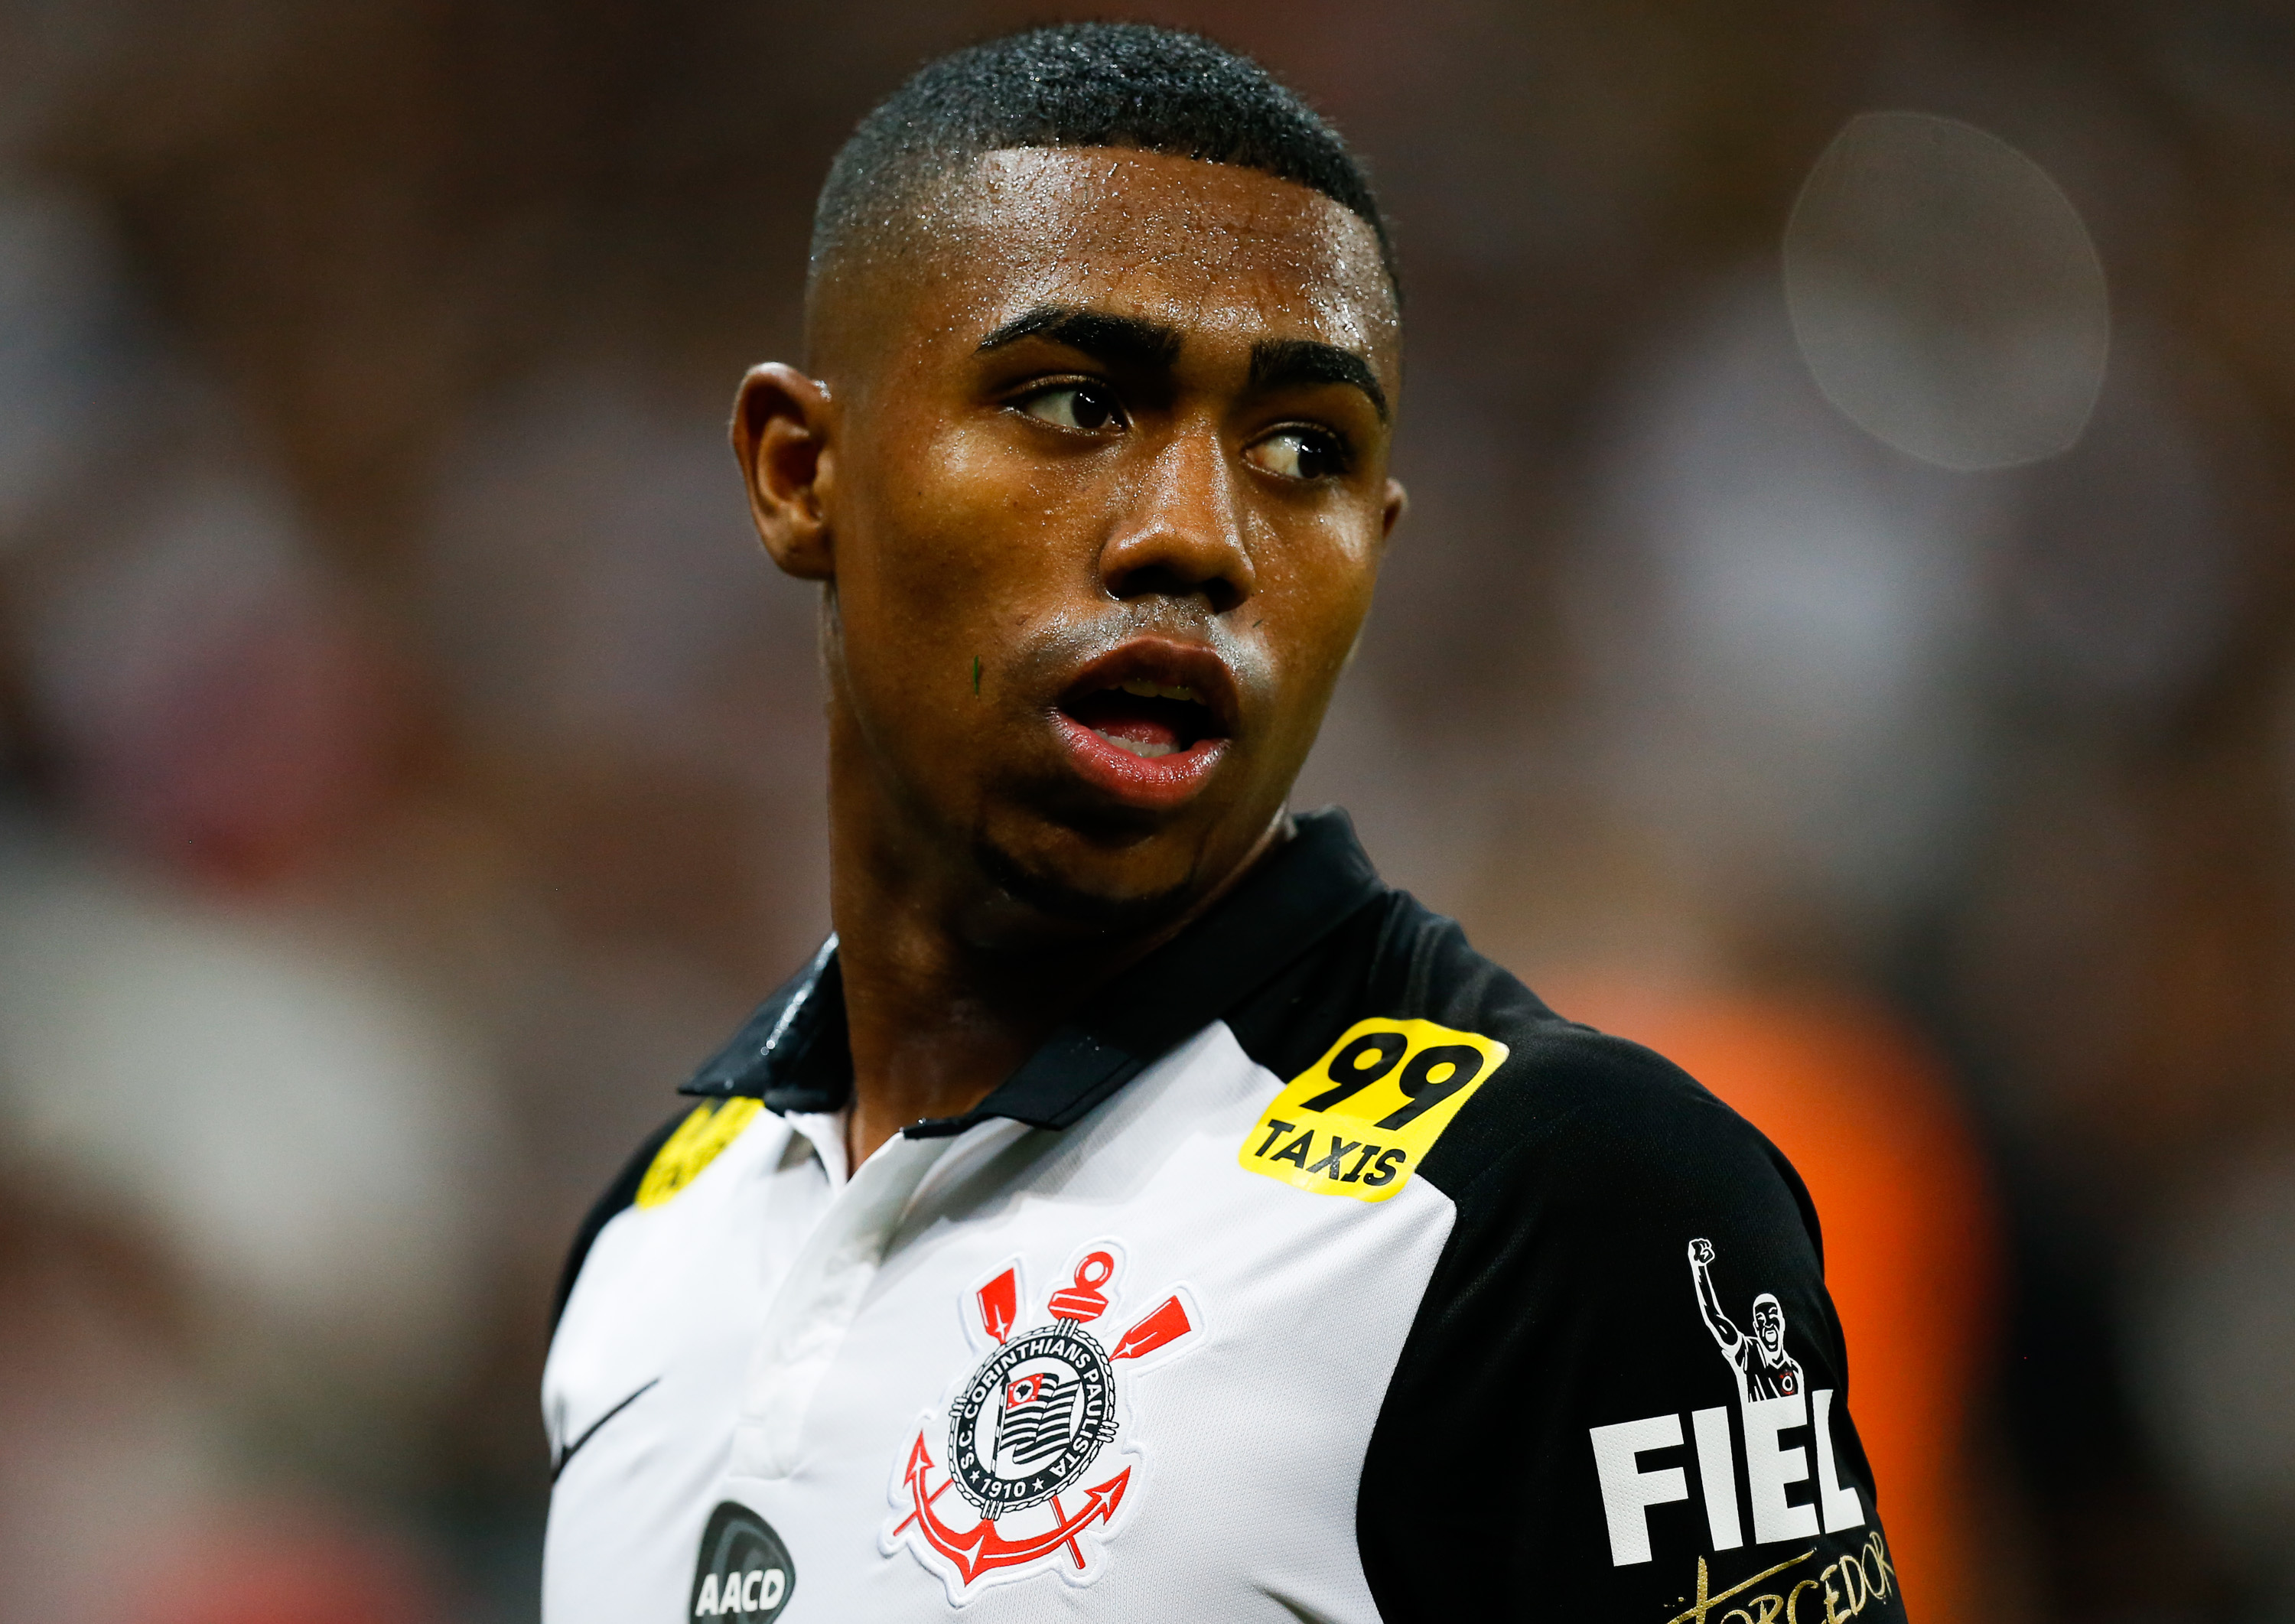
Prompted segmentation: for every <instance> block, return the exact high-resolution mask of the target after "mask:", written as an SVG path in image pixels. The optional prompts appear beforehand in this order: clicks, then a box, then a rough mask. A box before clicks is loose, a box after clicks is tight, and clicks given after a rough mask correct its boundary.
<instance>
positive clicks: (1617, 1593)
mask: <svg viewBox="0 0 2295 1624" xmlns="http://www.w3.org/2000/svg"><path fill="white" fill-rule="evenodd" d="M1499 975H1501V976H1502V975H1503V972H1499ZM1507 979H1510V978H1507ZM1435 1001H1436V1002H1438V1003H1442V1002H1446V1001H1448V1000H1441V999H1439V998H1438V999H1437V1000H1435ZM1469 1001H1470V1002H1482V1000H1480V999H1476V1000H1469ZM1430 1013H1434V1012H1431V1011H1430ZM1491 1013H1493V1012H1492V1011H1491V1010H1490V1009H1489V1007H1488V1005H1487V1003H1484V1005H1483V1009H1482V1011H1481V1012H1477V1011H1476V1010H1474V1009H1471V1008H1455V1007H1454V1008H1448V1009H1446V1010H1443V1011H1442V1012H1439V1013H1434V1018H1437V1019H1443V1018H1448V1019H1450V1022H1451V1024H1457V1025H1460V1026H1465V1027H1470V1028H1472V1027H1475V1026H1476V1023H1477V1020H1481V1021H1482V1023H1483V1024H1481V1025H1480V1026H1479V1030H1482V1031H1484V1032H1491V1034H1492V1035H1494V1036H1499V1037H1502V1038H1504V1039H1505V1040H1506V1041H1507V1042H1508V1044H1509V1045H1510V1047H1511V1049H1512V1053H1511V1055H1510V1056H1509V1057H1508V1059H1507V1063H1506V1065H1503V1066H1502V1067H1501V1068H1500V1069H1499V1072H1498V1073H1496V1074H1494V1075H1493V1077H1492V1078H1491V1081H1490V1082H1489V1084H1487V1085H1486V1086H1485V1087H1484V1088H1483V1089H1482V1090H1481V1091H1480V1092H1479V1093H1478V1094H1477V1095H1476V1096H1475V1097H1474V1098H1473V1099H1472V1100H1471V1101H1470V1102H1469V1103H1468V1105H1467V1106H1466V1108H1465V1109H1464V1110H1462V1111H1461V1112H1460V1114H1459V1115H1458V1118H1457V1119H1456V1121H1454V1122H1452V1123H1451V1125H1450V1128H1449V1129H1448V1130H1446V1131H1445V1132H1444V1133H1443V1136H1442V1139H1441V1140H1440V1141H1439V1142H1438V1143H1437V1144H1436V1145H1435V1146H1434V1147H1433V1149H1431V1150H1430V1151H1429V1152H1428V1154H1427V1156H1426V1160H1425V1163H1424V1164H1423V1166H1422V1169H1421V1175H1420V1176H1421V1177H1423V1178H1425V1179H1427V1180H1428V1181H1429V1182H1431V1183H1433V1185H1435V1186H1436V1187H1438V1188H1440V1189H1442V1191H1443V1192H1444V1193H1445V1194H1447V1195H1449V1196H1450V1197H1451V1198H1452V1200H1453V1201H1455V1202H1456V1203H1457V1206H1458V1217H1457V1220H1456V1225H1455V1227H1454V1228H1453V1229H1452V1232H1451V1234H1450V1239H1449V1241H1448V1243H1447V1245H1446V1247H1445V1250H1444V1252H1443V1254H1442V1260H1441V1261H1440V1263H1439V1264H1438V1265H1437V1267H1436V1269H1435V1272H1434V1275H1433V1278H1432V1279H1431V1281H1430V1282H1429V1285H1428V1287H1427V1291H1426V1294H1425V1299H1424V1300H1423V1302H1422V1303H1421V1306H1420V1310H1419V1313H1418V1317H1417V1321H1416V1322H1415V1324H1414V1326H1413V1327H1412V1330H1411V1333H1410V1334H1409V1338H1408V1340H1407V1341H1406V1342H1405V1345H1404V1348H1403V1351H1402V1354H1401V1360H1400V1362H1399V1364H1398V1366H1397V1367H1396V1370H1395V1373H1394V1377H1393V1383H1392V1384H1391V1386H1390V1387H1389V1389H1388V1391H1387V1395H1386V1398H1385V1401H1384V1405H1383V1407H1382V1408H1381V1410H1380V1413H1379V1416H1378V1420H1377V1423H1376V1427H1375V1429H1374V1431H1373V1433H1372V1436H1371V1441H1370V1446H1369V1450H1368V1456H1367V1457H1366V1459H1365V1462H1364V1466H1363V1476H1362V1483H1361V1489H1360V1498H1359V1500H1358V1503H1357V1504H1358V1522H1359V1530H1358V1532H1359V1537H1360V1548H1361V1551H1362V1557H1363V1563H1364V1567H1365V1570H1366V1572H1367V1573H1368V1577H1369V1579H1370V1584H1371V1589H1372V1593H1373V1595H1375V1596H1376V1600H1377V1603H1378V1606H1379V1610H1380V1612H1381V1614H1382V1616H1383V1617H1384V1619H1386V1620H1388V1621H1389V1624H1405V1621H1408V1620H1458V1619H1462V1618H1474V1619H1488V1620H1529V1619H1533V1618H1536V1619H1546V1618H1569V1619H1588V1620H1605V1624H1606V1621H1608V1620H1632V1621H1637V1624H1687V1621H1690V1620H1698V1621H1701V1624H1702V1621H1703V1620H1711V1624H1721V1621H1722V1620H1724V1618H1725V1617H1730V1618H1742V1617H1751V1618H1753V1619H1758V1620H1778V1621H1779V1624H1783V1621H1784V1620H1801V1621H1804V1624H1814V1621H1816V1620H1844V1619H1850V1618H1857V1619H1860V1620H1871V1621H1900V1620H1902V1619H1903V1617H1904V1611H1903V1604H1902V1602H1901V1601H1900V1599H1899V1595H1898V1594H1897V1585H1896V1579H1895V1574H1894V1571H1893V1563H1892V1558H1891V1554H1890V1551H1889V1547H1888V1543H1887V1540H1886V1538H1885V1537H1884V1536H1883V1533H1882V1531H1881V1525H1880V1521H1879V1517H1878V1515H1877V1514H1876V1508H1875V1506H1874V1492H1873V1481H1872V1475H1871V1473H1870V1471H1869V1470H1868V1468H1867V1466H1866V1461H1865V1456H1864V1451H1863V1449H1861V1447H1860V1446H1859V1445H1858V1441H1857V1434H1856V1430H1855V1428H1854V1427H1853V1426H1851V1425H1850V1419H1849V1410H1848V1387H1849V1383H1848V1374H1847V1368H1846V1364H1845V1359H1844V1356H1843V1351H1842V1338H1841V1327H1840V1325H1839V1322H1838V1321H1837V1320H1836V1318H1835V1317H1834V1310H1833V1304H1832V1302H1831V1300H1830V1299H1829V1298H1828V1297H1827V1295H1826V1293H1825V1280H1824V1270H1823V1265H1822V1261H1821V1258H1820V1254H1819V1250H1818V1240H1817V1222H1816V1218H1815V1215H1814V1214H1813V1212H1811V1210H1810V1208H1809V1198H1808V1195H1807V1193H1806V1192H1805V1191H1804V1190H1803V1189H1802V1187H1801V1181H1800V1179H1798V1177H1796V1176H1795V1174H1794V1173H1793V1170H1792V1168H1791V1167H1790V1166H1788V1165H1787V1164H1786V1163H1785V1159H1784V1158H1783V1157H1782V1156H1781V1155H1778V1153H1777V1152H1776V1149H1775V1148H1774V1147H1771V1146H1770V1145H1769V1144H1768V1141H1767V1140H1766V1139H1764V1138H1761V1136H1760V1134H1759V1133H1758V1132H1756V1131H1755V1130H1753V1129H1752V1127H1751V1126H1749V1125H1748V1124H1747V1123H1746V1122H1744V1121H1743V1120H1742V1119H1741V1118H1739V1117H1738V1116H1736V1114H1734V1113H1733V1112H1731V1111H1730V1110H1729V1109H1728V1107H1727V1106H1724V1105H1722V1104H1721V1103H1720V1102H1719V1100H1717V1099H1715V1098H1713V1097H1712V1096H1711V1095H1710V1094H1707V1093H1706V1092H1705V1091H1704V1090H1703V1089H1700V1088H1699V1087H1698V1086H1697V1085H1696V1084H1695V1082H1693V1081H1690V1080H1689V1079H1688V1078H1687V1076H1685V1075H1683V1074H1682V1073H1680V1072H1678V1070H1676V1069H1675V1068H1674V1067H1672V1066H1671V1065H1668V1064H1667V1063H1666V1062H1664V1061H1663V1060H1661V1059H1660V1058H1658V1057H1656V1056H1654V1055H1653V1054H1650V1053H1649V1052H1648V1051H1646V1050H1645V1049H1638V1048H1637V1047H1635V1046H1634V1045H1632V1044H1629V1043H1626V1042H1623V1041H1619V1040H1616V1039H1613V1038H1606V1037H1603V1036H1601V1035H1600V1034H1598V1033H1595V1032H1589V1031H1588V1030H1586V1029H1585V1028H1582V1027H1577V1026H1573V1025H1571V1024H1567V1023H1565V1022H1562V1021H1560V1020H1557V1019H1556V1018H1555V1017H1553V1016H1550V1015H1548V1016H1543V1018H1539V1019H1533V1020H1523V1019H1522V1018H1521V1017H1520V1014H1519V1011H1518V1010H1517V1011H1515V1013H1514V1014H1513V1015H1512V1016H1511V1018H1509V1019H1507V1020H1505V1021H1504V1023H1503V1024H1504V1029H1503V1030H1500V1029H1498V1028H1497V1027H1496V1026H1494V1024H1491V1021H1490V1016H1491ZM1693 1256H1695V1257H1696V1258H1697V1259H1698V1260H1699V1264H1698V1267H1697V1268H1695V1269H1694V1268H1693V1262H1692V1260H1693ZM1701 1272H1702V1273H1703V1276H1704V1277H1705V1278H1706V1279H1707V1280H1708V1281H1710V1283H1711V1298H1710V1300H1703V1299H1702V1293H1701V1290H1700V1287H1699V1284H1698V1276H1699V1274H1700V1273H1701ZM1741 1371H1742V1374H1741ZM1770 1597H1775V1598H1776V1600H1774V1601H1770V1600H1768V1599H1765V1598H1770ZM1733 1610H1734V1611H1733Z"/></svg>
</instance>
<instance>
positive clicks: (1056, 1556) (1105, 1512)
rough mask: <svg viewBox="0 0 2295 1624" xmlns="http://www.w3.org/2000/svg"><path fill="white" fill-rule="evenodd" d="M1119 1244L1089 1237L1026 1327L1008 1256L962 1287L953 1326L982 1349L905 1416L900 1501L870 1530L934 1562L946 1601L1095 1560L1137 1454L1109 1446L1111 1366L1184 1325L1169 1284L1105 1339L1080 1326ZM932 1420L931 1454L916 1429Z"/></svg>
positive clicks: (1105, 1294) (1161, 1344) (1075, 1569)
mask: <svg viewBox="0 0 2295 1624" xmlns="http://www.w3.org/2000/svg"><path fill="white" fill-rule="evenodd" d="M1121 1256H1122V1248H1121V1246H1120V1245H1118V1244H1117V1243H1115V1242H1113V1241H1102V1242H1097V1243H1095V1244H1093V1245H1091V1246H1090V1248H1088V1249H1087V1250H1086V1251H1085V1253H1084V1254H1083V1256H1082V1258H1081V1259H1080V1260H1079V1261H1076V1263H1075V1264H1074V1269H1073V1272H1072V1274H1071V1277H1070V1278H1069V1280H1068V1283H1067V1284H1066V1285H1064V1286H1062V1287H1060V1288H1059V1289H1058V1290H1057V1291H1054V1292H1053V1293H1051V1295H1050V1297H1049V1300H1048V1301H1047V1302H1046V1303H1045V1310H1046V1313H1047V1316H1048V1318H1049V1323H1048V1324H1044V1325H1041V1326H1034V1327H1033V1328H1028V1329H1022V1328H1020V1326H1019V1323H1018V1320H1019V1309H1020V1303H1021V1302H1022V1298H1023V1293H1022V1289H1021V1265H1020V1263H1019V1262H1018V1261H1017V1260H1016V1261H1013V1262H1012V1263H1010V1264H1008V1265H1007V1266H1006V1267H1005V1268H1004V1269H1002V1270H1001V1271H1000V1272H999V1273H997V1274H996V1275H994V1276H992V1277H990V1278H989V1279H988V1280H987V1281H986V1282H985V1283H984V1284H983V1285H980V1286H979V1287H978V1288H977V1289H976V1290H975V1291H974V1292H973V1293H971V1302H970V1304H969V1305H968V1315H967V1318H968V1321H970V1323H969V1324H968V1326H967V1329H968V1332H969V1331H973V1330H975V1328H976V1333H977V1334H976V1341H977V1342H980V1343H982V1344H984V1345H985V1346H986V1347H987V1348H988V1352H987V1355H986V1357H985V1358H984V1359H982V1360H981V1361H980V1363H979V1364H978V1365H977V1366H976V1367H974V1368H973V1370H972V1372H971V1374H970V1375H968V1376H967V1377H966V1378H965V1379H964V1381H963V1383H961V1384H960V1386H959V1387H958V1388H957V1389H956V1391H955V1395H954V1397H953V1398H952V1399H951V1400H950V1401H949V1403H948V1405H947V1408H946V1410H945V1412H944V1413H943V1414H939V1415H927V1417H926V1418H925V1420H924V1421H923V1422H921V1423H920V1424H919V1426H918V1428H917V1432H916V1434H915V1438H914V1440H913V1441H912V1442H911V1444H910V1446H909V1449H908V1453H907V1456H906V1458H905V1459H904V1460H903V1462H902V1465H901V1467H900V1469H899V1471H898V1473H897V1474H896V1475H895V1478H894V1483H893V1490H892V1494H893V1504H894V1508H895V1510H896V1512H898V1513H899V1516H898V1520H897V1521H895V1522H894V1523H893V1525H892V1526H891V1527H890V1528H888V1529H887V1530H886V1533H885V1538H884V1548H885V1551H886V1555H891V1554H892V1553H893V1552H894V1551H895V1550H896V1549H898V1548H899V1546H902V1545H903V1544H905V1545H908V1546H910V1548H911V1550H913V1551H915V1553H916V1555H917V1556H918V1558H919V1560H920V1561H922V1562H923V1563H925V1565H926V1566H927V1568H930V1569H934V1570H935V1571H939V1572H940V1573H941V1574H942V1576H943V1579H945V1580H946V1582H947V1584H948V1587H949V1595H950V1599H951V1601H952V1602H953V1601H960V1600H961V1599H962V1597H963V1595H964V1594H965V1593H966V1592H967V1591H968V1590H969V1589H970V1588H971V1587H973V1586H974V1585H976V1584H979V1583H983V1582H992V1581H993V1580H995V1579H1001V1578H1017V1577H1019V1576H1020V1575H1021V1574H1022V1573H1023V1571H1025V1570H1026V1569H1028V1568H1029V1567H1030V1566H1031V1565H1032V1564H1034V1563H1045V1562H1052V1563H1058V1568H1059V1571H1061V1572H1062V1573H1063V1574H1064V1575H1065V1576H1066V1578H1068V1579H1070V1580H1071V1581H1072V1582H1075V1583H1084V1582H1087V1581H1088V1580H1089V1579H1090V1578H1091V1577H1092V1575H1093V1573H1094V1571H1095V1563H1093V1561H1092V1556H1091V1555H1090V1551H1089V1550H1088V1546H1097V1544H1098V1541H1100V1540H1102V1539H1104V1538H1106V1537H1107V1534H1108V1533H1109V1532H1110V1530H1111V1529H1112V1526H1113V1524H1114V1522H1115V1517H1116V1514H1117V1512H1118V1510H1119V1508H1120V1507H1122V1506H1123V1503H1124V1498H1125V1496H1126V1494H1127V1493H1128V1492H1130V1491H1131V1486H1132V1473H1133V1472H1134V1470H1135V1469H1136V1467H1137V1462H1136V1461H1133V1462H1130V1463H1126V1464H1123V1465H1117V1464H1116V1462H1115V1460H1113V1459H1112V1458H1109V1456H1110V1450H1111V1446H1114V1445H1115V1444H1116V1442H1117V1440H1118V1437H1119V1434H1121V1432H1123V1408H1122V1404H1121V1394H1120V1393H1119V1391H1118V1382H1119V1376H1118V1369H1117V1367H1119V1366H1123V1365H1125V1364H1128V1363H1129V1362H1130V1361H1132V1360H1136V1359H1145V1358H1147V1356H1148V1355H1150V1354H1153V1353H1156V1352H1159V1351H1162V1350H1164V1349H1166V1348H1169V1347H1171V1346H1172V1345H1173V1344H1174V1343H1178V1342H1181V1341H1182V1340H1183V1339H1184V1338H1186V1337H1187V1336H1188V1335H1189V1334H1191V1333H1193V1332H1194V1331H1195V1330H1196V1329H1197V1316H1196V1315H1195V1314H1194V1313H1193V1312H1192V1311H1191V1305H1190V1304H1189V1302H1188V1300H1187V1298H1186V1296H1185V1295H1184V1293H1182V1292H1178V1291H1175V1292H1173V1293H1171V1294H1170V1295H1168V1296H1166V1297H1164V1299H1163V1301H1161V1302H1158V1303H1157V1304H1156V1306H1155V1307H1154V1308H1152V1309H1150V1310H1148V1311H1147V1313H1146V1314H1144V1315H1142V1316H1140V1317H1139V1318H1138V1319H1137V1320H1135V1321H1133V1322H1132V1323H1131V1326H1129V1328H1128V1329H1126V1330H1124V1331H1123V1333H1122V1334H1120V1335H1117V1336H1115V1338H1114V1339H1113V1341H1112V1342H1109V1341H1104V1340H1103V1336H1102V1333H1101V1332H1100V1331H1098V1330H1091V1329H1086V1327H1087V1326H1098V1325H1099V1324H1100V1322H1101V1321H1103V1320H1105V1319H1107V1318H1109V1309H1110V1295H1109V1292H1110V1287H1111V1286H1112V1285H1114V1283H1115V1277H1116V1275H1117V1273H1118V1272H1119V1270H1120V1269H1121V1267H1122V1265H1121V1262H1120V1259H1121ZM975 1315H976V1318H975ZM1115 1323H1117V1324H1121V1323H1123V1321H1122V1319H1121V1318H1116V1319H1115ZM935 1422H937V1423H938V1425H937V1426H935ZM935 1431H937V1432H940V1433H941V1448H940V1450H939V1452H938V1454H937V1455H935V1450H934V1449H933V1447H932V1444H931V1443H930V1442H929V1441H928V1435H929V1434H930V1433H931V1432H935ZM1116 1453H1118V1454H1124V1453H1129V1454H1131V1455H1135V1456H1136V1455H1137V1454H1138V1451H1137V1449H1129V1450H1117V1451H1116ZM1111 1468H1113V1469H1111ZM1087 1478H1090V1479H1095V1480H1096V1481H1090V1482H1087V1481H1085V1480H1086V1479H1087ZM951 1519H953V1520H951Z"/></svg>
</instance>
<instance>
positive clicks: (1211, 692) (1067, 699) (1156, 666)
mask: <svg viewBox="0 0 2295 1624" xmlns="http://www.w3.org/2000/svg"><path fill="white" fill-rule="evenodd" d="M1128 681H1146V682H1153V683H1155V684H1156V685H1157V686H1158V687H1161V688H1185V689H1188V690H1192V692H1193V696H1194V698H1195V701H1196V703H1197V704H1198V705H1201V706H1203V707H1204V711H1205V714H1206V715H1207V716H1208V717H1209V719H1210V725H1209V726H1207V727H1206V728H1205V730H1204V737H1205V738H1207V739H1211V738H1218V739H1232V738H1233V737H1235V732H1236V728H1237V724H1238V723H1239V722H1240V721H1241V715H1240V712H1241V708H1242V706H1241V704H1240V702H1239V697H1238V696H1237V692H1236V686H1235V675H1234V673H1231V672H1230V671H1229V670H1228V668H1227V662H1226V661H1224V660H1222V659H1221V658H1220V657H1219V656H1218V655H1216V654H1213V652H1212V651H1211V650H1210V649H1207V648H1205V646H1204V645H1203V644H1201V643H1183V642H1175V641H1172V640H1170V639H1168V638H1161V637H1139V638H1134V639H1133V640H1132V641H1130V642H1128V643H1124V644H1123V645H1122V646H1120V647H1118V648H1115V649H1110V650H1108V652H1107V653H1106V654H1103V655H1101V656H1100V657H1098V659H1096V660H1094V661H1092V662H1091V663H1090V665H1086V666H1085V667H1084V668H1083V669H1082V671H1080V672H1078V673H1076V675H1075V677H1074V681H1070V682H1069V683H1068V685H1067V686H1066V688H1065V689H1064V690H1061V693H1060V697H1059V700H1058V704H1059V706H1061V708H1062V709H1066V708H1067V707H1068V706H1071V705H1074V703H1076V702H1077V701H1079V700H1082V699H1086V698H1090V696H1092V695H1093V694H1097V693H1102V692H1105V691H1106V690H1108V689H1111V688H1117V687H1120V686H1122V685H1123V683H1125V682H1128Z"/></svg>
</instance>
